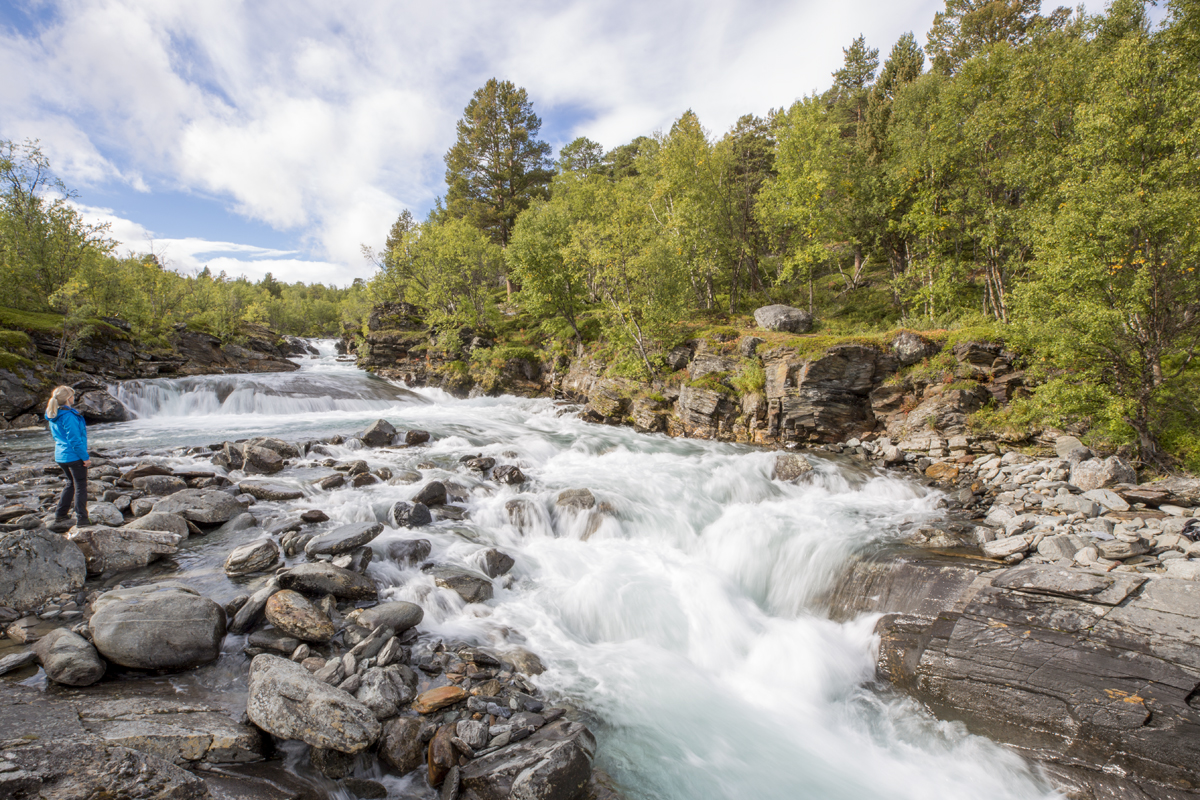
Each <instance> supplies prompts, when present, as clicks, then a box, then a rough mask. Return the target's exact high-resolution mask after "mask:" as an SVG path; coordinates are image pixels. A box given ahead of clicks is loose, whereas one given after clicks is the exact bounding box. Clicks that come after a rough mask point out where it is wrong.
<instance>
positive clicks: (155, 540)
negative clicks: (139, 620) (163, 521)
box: [70, 525, 183, 575]
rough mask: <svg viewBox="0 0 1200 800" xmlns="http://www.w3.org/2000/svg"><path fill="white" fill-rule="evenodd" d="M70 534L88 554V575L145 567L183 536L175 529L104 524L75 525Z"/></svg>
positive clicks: (170, 550)
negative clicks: (173, 531)
mask: <svg viewBox="0 0 1200 800" xmlns="http://www.w3.org/2000/svg"><path fill="white" fill-rule="evenodd" d="M70 538H71V541H72V542H74V543H75V544H76V545H77V546H78V547H79V549H80V550H82V551H83V554H84V556H85V557H86V558H87V571H88V574H89V575H100V574H103V573H105V572H119V571H121V570H127V569H138V568H140V567H144V566H146V565H147V564H150V563H152V562H154V561H157V560H158V559H160V558H162V557H163V556H166V555H174V554H175V553H177V552H179V543H180V542H181V541H182V540H183V537H181V536H179V534H177V533H168V532H166V531H148V530H139V529H137V528H133V529H130V528H109V527H105V526H103V525H95V526H92V527H87V528H75V529H74V530H73V531H71V534H70Z"/></svg>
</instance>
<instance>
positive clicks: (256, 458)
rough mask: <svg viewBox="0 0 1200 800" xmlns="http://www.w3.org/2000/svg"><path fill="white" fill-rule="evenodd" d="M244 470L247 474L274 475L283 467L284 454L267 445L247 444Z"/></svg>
mask: <svg viewBox="0 0 1200 800" xmlns="http://www.w3.org/2000/svg"><path fill="white" fill-rule="evenodd" d="M243 455H244V458H245V462H244V463H243V464H242V470H243V471H244V472H245V473H246V474H247V475H273V474H275V473H276V472H279V471H280V470H281V469H283V456H281V455H279V454H278V453H276V452H275V451H274V450H269V449H267V448H266V447H257V446H254V445H247V446H246V449H245V450H244V451H243Z"/></svg>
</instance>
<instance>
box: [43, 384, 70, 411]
mask: <svg viewBox="0 0 1200 800" xmlns="http://www.w3.org/2000/svg"><path fill="white" fill-rule="evenodd" d="M74 400H75V390H74V389H72V388H71V387H70V386H57V387H55V389H54V391H53V392H51V393H50V399H49V400H48V401H47V402H46V419H54V418H55V417H57V416H58V407H59V406H69V405H71V403H72V401H74Z"/></svg>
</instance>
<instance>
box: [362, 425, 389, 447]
mask: <svg viewBox="0 0 1200 800" xmlns="http://www.w3.org/2000/svg"><path fill="white" fill-rule="evenodd" d="M395 436H396V429H395V428H393V427H392V424H391V423H390V422H388V421H387V420H384V419H377V420H375V421H374V422H372V423H371V425H370V427H368V428H367V429H366V430H365V431H363V435H362V436H361V437H360V438H361V439H362V440H363V444H365V445H366V446H367V447H383V446H385V445H389V444H391V443H392V439H393V438H394V437H395Z"/></svg>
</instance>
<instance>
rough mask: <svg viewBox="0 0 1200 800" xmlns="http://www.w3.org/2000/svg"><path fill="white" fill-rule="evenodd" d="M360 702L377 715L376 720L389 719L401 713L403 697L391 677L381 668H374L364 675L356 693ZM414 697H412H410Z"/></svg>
mask: <svg viewBox="0 0 1200 800" xmlns="http://www.w3.org/2000/svg"><path fill="white" fill-rule="evenodd" d="M355 697H357V698H358V702H360V703H362V704H363V705H365V706H366V707H367V708H369V709H371V711H372V712H373V713H374V714H375V718H376V719H389V718H390V717H394V716H396V714H397V713H398V712H399V711H400V704H401V703H402V702H404V698H403V696H402V695H401V694H400V691H399V690H398V689H397V688H396V684H395V683H393V682H392V679H391V677H389V676H388V674H387V673H386V672H385V671H384V670H382V669H380V668H379V667H372V668H371V669H369V670H367V671H366V672H364V673H363V675H362V683H361V684H359V688H358V691H357V692H356V693H355ZM409 697H412V695H409Z"/></svg>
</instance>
